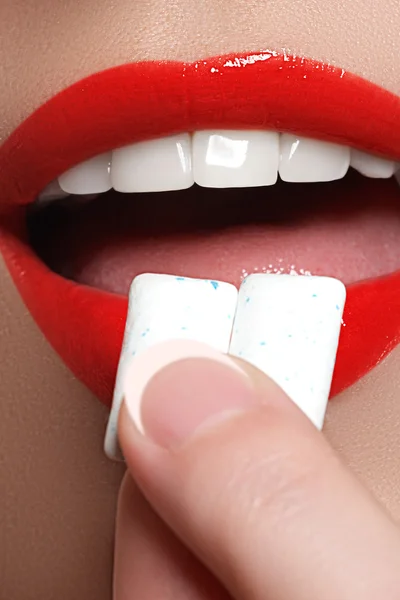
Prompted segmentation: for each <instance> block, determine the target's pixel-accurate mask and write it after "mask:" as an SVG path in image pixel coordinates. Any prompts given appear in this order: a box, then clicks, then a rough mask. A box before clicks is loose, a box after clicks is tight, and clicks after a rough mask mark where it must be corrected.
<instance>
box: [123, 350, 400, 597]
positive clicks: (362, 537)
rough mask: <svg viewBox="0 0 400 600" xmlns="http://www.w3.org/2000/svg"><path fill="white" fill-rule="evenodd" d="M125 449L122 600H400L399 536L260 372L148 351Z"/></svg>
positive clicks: (130, 408)
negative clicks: (126, 469) (142, 430)
mask: <svg viewBox="0 0 400 600" xmlns="http://www.w3.org/2000/svg"><path fill="white" fill-rule="evenodd" d="M139 405H141V419H140V418H138V414H139V413H140V411H139V410H138V407H139ZM141 428H143V429H144V431H145V432H146V434H142V433H141V431H140V430H141ZM119 438H120V442H121V446H122V449H123V452H124V456H125V458H126V462H127V466H128V473H127V475H126V477H125V480H124V484H123V486H122V489H121V495H120V501H119V510H118V520H117V541H116V557H115V581H114V593H115V596H114V598H115V600H139V599H140V600H159V599H160V600H161V599H162V600H167V599H168V600H169V599H171V600H172V599H173V600H189V599H190V600H206V599H207V600H222V599H224V600H227V599H229V598H231V599H236V600H269V599H271V600H347V599H348V600H376V599H378V598H379V599H382V600H383V599H384V600H399V598H400V532H399V529H398V528H397V526H396V524H395V523H394V522H393V521H392V520H391V518H390V516H389V515H388V514H387V513H386V512H385V510H384V508H383V507H382V506H380V504H379V503H378V502H377V501H376V500H375V499H374V497H373V496H372V495H371V494H370V493H369V492H368V491H367V490H366V489H365V488H364V487H363V486H362V485H361V483H360V482H359V481H358V480H357V479H356V477H355V476H354V475H353V474H352V473H351V472H350V471H349V470H348V469H347V468H346V466H345V465H343V464H342V462H341V461H340V459H339V457H338V456H337V455H336V454H335V452H334V451H333V450H332V448H331V447H330V446H329V444H328V443H327V441H326V440H325V438H324V436H323V435H322V434H321V433H320V432H318V431H317V430H316V429H315V428H314V426H313V425H312V424H311V423H310V422H309V421H308V419H307V418H306V417H305V416H304V415H303V414H302V413H301V412H300V410H299V409H298V408H297V407H296V406H295V405H294V404H293V403H292V402H291V401H290V400H289V398H288V397H287V396H286V395H285V393H284V392H283V391H282V390H281V389H280V388H279V387H278V386H277V385H275V384H274V383H273V382H272V381H271V380H270V379H268V378H267V377H265V376H264V375H263V374H262V373H260V372H259V371H258V370H256V369H255V368H253V367H252V366H250V365H249V364H247V363H244V362H242V361H239V360H236V359H232V358H228V357H226V356H224V355H219V354H218V353H216V352H214V351H212V350H210V349H208V348H207V347H205V346H203V345H199V344H190V343H188V342H174V343H168V344H164V345H160V346H159V347H158V348H156V347H155V348H153V349H152V350H150V351H148V352H147V353H144V354H143V355H142V356H140V357H138V358H137V359H135V360H134V361H133V362H132V365H131V368H130V372H129V376H128V379H127V383H126V389H125V402H124V405H123V407H122V410H121V415H120V422H119ZM133 480H135V482H136V484H134V483H133ZM136 485H137V487H136ZM139 490H140V492H139Z"/></svg>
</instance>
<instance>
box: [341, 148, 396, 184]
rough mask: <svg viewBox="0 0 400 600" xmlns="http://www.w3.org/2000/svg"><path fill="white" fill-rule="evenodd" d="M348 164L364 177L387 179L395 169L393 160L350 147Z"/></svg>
mask: <svg viewBox="0 0 400 600" xmlns="http://www.w3.org/2000/svg"><path fill="white" fill-rule="evenodd" d="M350 166H351V167H353V169H356V171H358V172H359V173H361V174H362V175H365V176H366V177H372V178H375V179H389V177H392V175H393V173H394V170H395V163H394V160H385V159H384V158H380V157H379V156H374V155H373V154H368V153H366V152H361V150H356V149H355V148H352V149H351V157H350Z"/></svg>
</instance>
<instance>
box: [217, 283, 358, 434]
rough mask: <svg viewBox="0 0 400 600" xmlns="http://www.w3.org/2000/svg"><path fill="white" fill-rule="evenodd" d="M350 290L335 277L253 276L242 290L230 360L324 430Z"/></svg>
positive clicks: (243, 284) (242, 286) (244, 284)
mask: <svg viewBox="0 0 400 600" xmlns="http://www.w3.org/2000/svg"><path fill="white" fill-rule="evenodd" d="M345 300H346V288H345V286H344V285H343V283H341V282H340V281H338V280H337V279H333V278H330V277H314V276H294V275H264V274H257V275H250V276H249V277H247V278H246V279H245V280H244V282H243V283H242V285H241V287H240V290H239V298H238V306H237V310H236V316H235V321H234V325H233V334H232V340H231V344H230V348H229V352H230V354H233V355H235V356H238V357H240V358H243V359H245V360H247V361H248V362H250V363H252V364H253V365H254V366H256V367H258V368H259V369H260V370H261V371H263V372H264V373H266V375H268V376H269V377H271V378H272V379H273V380H274V381H275V382H276V383H277V384H278V385H279V386H280V387H281V388H282V389H283V390H284V391H285V392H286V393H287V394H288V396H289V397H290V398H291V399H292V400H293V401H294V402H295V404H297V406H298V407H299V408H300V409H301V410H302V411H303V412H304V413H305V414H306V415H307V416H308V417H309V418H310V420H311V421H312V422H313V423H314V425H315V426H316V427H317V428H318V429H322V426H323V422H324V417H325V411H326V406H327V402H328V397H329V391H330V387H331V382H332V375H333V370H334V366H335V362H336V353H337V348H338V342H339V335H340V330H341V325H342V316H343V309H344V304H345Z"/></svg>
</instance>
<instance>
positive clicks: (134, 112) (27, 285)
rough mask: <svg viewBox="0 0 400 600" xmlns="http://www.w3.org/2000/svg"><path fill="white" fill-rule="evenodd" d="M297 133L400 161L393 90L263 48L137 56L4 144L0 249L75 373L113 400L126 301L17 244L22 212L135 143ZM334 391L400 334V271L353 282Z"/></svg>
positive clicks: (67, 96)
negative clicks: (182, 57) (190, 57)
mask: <svg viewBox="0 0 400 600" xmlns="http://www.w3.org/2000/svg"><path fill="white" fill-rule="evenodd" d="M221 127H223V128H225V129H229V128H233V129H240V128H246V129H249V128H254V129H276V130H279V131H291V132H297V133H300V134H302V135H306V136H310V137H315V138H322V139H329V140H331V141H335V142H338V143H341V144H346V145H349V146H356V147H359V148H362V149H364V150H366V151H369V152H372V153H376V154H382V155H385V156H391V157H394V158H397V159H399V158H400V98H399V97H398V96H395V95H393V94H391V93H389V92H387V91H385V90H383V89H381V88H379V87H377V86H375V85H373V84H371V83H368V82H366V81H364V80H362V79H360V78H359V77H356V76H354V75H351V74H348V73H346V72H344V71H342V70H340V69H336V68H333V67H329V66H326V65H323V64H321V63H316V62H314V61H309V60H305V59H303V58H296V57H295V58H293V57H288V56H281V55H277V54H276V53H272V52H264V53H261V54H257V55H247V56H245V55H244V56H241V57H236V56H233V57H232V56H229V57H219V58H213V59H207V60H206V61H201V62H198V63H191V64H183V63H161V64H155V63H137V64H129V65H125V66H121V67H117V68H115V69H110V70H108V71H105V72H103V73H100V74H96V75H93V76H91V77H89V78H87V79H85V80H84V81H81V82H79V83H77V84H75V85H73V86H72V87H70V88H68V89H67V90H65V91H63V92H62V93H61V94H59V95H57V96H56V97H55V98H53V99H52V100H50V101H49V102H48V103H46V104H45V105H43V106H42V107H41V108H39V109H38V110H37V111H36V112H35V113H34V114H33V115H31V116H30V117H29V118H28V119H27V120H26V121H25V122H24V123H23V124H22V125H21V126H20V127H19V128H18V129H17V130H16V131H15V132H14V133H13V134H12V135H11V137H10V138H9V139H8V140H7V141H6V142H5V143H4V144H3V146H2V147H1V148H0V189H1V199H0V211H1V213H2V215H3V224H2V230H1V234H2V235H1V249H2V252H3V255H4V257H5V260H6V263H7V265H8V268H9V270H10V272H11V274H12V276H13V278H14V281H15V283H16V285H17V287H18V289H19V291H20V293H21V295H22V297H23V299H24V301H25V302H26V304H27V306H28V307H29V309H30V311H31V313H32V315H33V317H34V318H35V320H36V321H37V323H38V325H39V326H40V327H41V329H42V330H43V332H44V334H45V335H46V337H47V338H48V340H49V341H50V342H51V344H52V345H53V347H54V348H55V349H56V351H57V352H58V353H59V354H60V355H61V356H62V358H63V359H64V361H65V362H66V364H67V365H68V366H69V367H70V368H71V369H72V371H73V372H74V373H75V374H76V375H77V377H78V378H80V379H81V380H82V381H84V382H85V383H86V384H87V385H88V386H89V387H90V388H91V390H92V391H93V392H94V393H95V394H96V395H97V396H98V397H99V398H101V399H102V400H103V401H105V402H106V403H108V402H109V401H110V399H111V394H112V389H113V384H114V378H115V373H116V368H117V363H118V358H119V352H120V347H121V342H122V335H123V331H124V325H125V317H126V310H127V301H126V298H124V297H121V296H116V295H112V294H108V293H105V292H102V291H99V290H95V289H92V288H88V287H86V286H82V285H77V284H74V283H72V282H70V281H67V280H65V279H63V278H61V277H59V276H58V275H55V274H53V273H51V272H50V271H49V270H48V269H47V267H45V266H44V265H43V264H42V263H41V261H39V260H38V259H37V258H36V256H35V255H34V254H33V252H32V251H31V250H30V248H29V246H28V245H27V244H26V243H25V242H24V241H23V238H24V230H23V214H24V209H23V208H21V207H20V208H18V205H25V204H28V203H29V202H31V201H32V200H33V199H34V198H35V197H36V195H37V194H38V193H39V192H40V191H41V190H42V189H43V188H44V187H45V186H46V185H47V184H48V183H49V181H51V180H52V179H54V178H56V177H57V176H58V175H60V174H61V173H62V172H64V171H65V170H67V169H68V168H70V167H71V166H72V165H74V164H76V163H79V162H81V161H83V160H85V159H87V158H89V157H90V156H93V155H95V154H99V153H102V152H105V151H107V150H109V149H111V148H116V147H118V146H123V145H126V144H129V143H132V142H133V141H138V140H141V139H146V138H151V137H158V136H165V135H170V134H172V133H178V132H180V131H193V130H199V129H208V128H221ZM344 320H345V323H346V327H344V328H343V331H342V335H341V341H340V347H339V354H338V360H337V364H336V370H335V377H334V382H333V386H332V395H334V394H336V393H338V392H339V391H341V390H343V389H344V388H346V387H347V386H349V385H351V384H352V383H354V382H355V381H357V380H358V379H359V378H360V377H362V376H363V375H364V374H365V373H366V372H368V371H369V370H370V369H371V368H373V367H374V366H375V365H376V364H377V363H378V362H379V361H381V360H382V359H383V358H384V357H385V356H386V355H387V354H388V353H389V352H390V351H391V350H392V349H393V348H394V347H395V346H396V345H397V344H398V343H399V342H400V272H396V273H394V274H392V275H390V276H387V277H383V278H380V279H375V280H370V281H365V282H361V283H358V284H355V285H351V286H349V288H348V301H347V307H346V312H345V318H344Z"/></svg>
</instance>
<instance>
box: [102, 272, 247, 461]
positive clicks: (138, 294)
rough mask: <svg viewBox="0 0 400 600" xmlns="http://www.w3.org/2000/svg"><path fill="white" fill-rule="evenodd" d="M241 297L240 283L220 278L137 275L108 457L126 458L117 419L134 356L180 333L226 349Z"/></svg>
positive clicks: (181, 336)
mask: <svg viewBox="0 0 400 600" xmlns="http://www.w3.org/2000/svg"><path fill="white" fill-rule="evenodd" d="M237 299H238V290H237V289H236V287H235V286H233V285H231V284H229V283H223V282H219V281H212V280H206V279H192V278H188V277H176V276H173V275H153V274H144V275H139V276H138V277H136V278H135V279H134V281H133V283H132V286H131V289H130V294H129V308H128V316H127V322H126V329H125V335H124V341H123V345H122V351H121V358H120V362H119V366H118V373H117V379H116V385H115V389H114V397H113V404H112V409H111V413H110V418H109V421H108V426H107V432H106V437H105V442H104V449H105V452H106V454H107V456H108V457H109V458H112V459H116V460H118V459H121V458H122V455H121V451H120V448H119V444H118V439H117V425H118V415H119V411H120V407H121V403H122V399H123V394H122V388H123V381H124V377H125V373H126V368H127V365H128V363H129V362H130V360H131V359H132V357H133V356H136V355H138V354H140V353H141V352H143V351H144V350H145V349H146V348H149V347H150V346H154V345H155V344H158V343H160V342H164V341H169V340H176V339H187V340H192V341H197V342H204V343H206V344H208V345H209V346H211V347H213V348H215V349H216V350H218V351H219V352H222V353H227V352H228V349H229V343H230V339H231V334H232V326H233V319H234V316H235V311H236V306H237Z"/></svg>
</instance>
